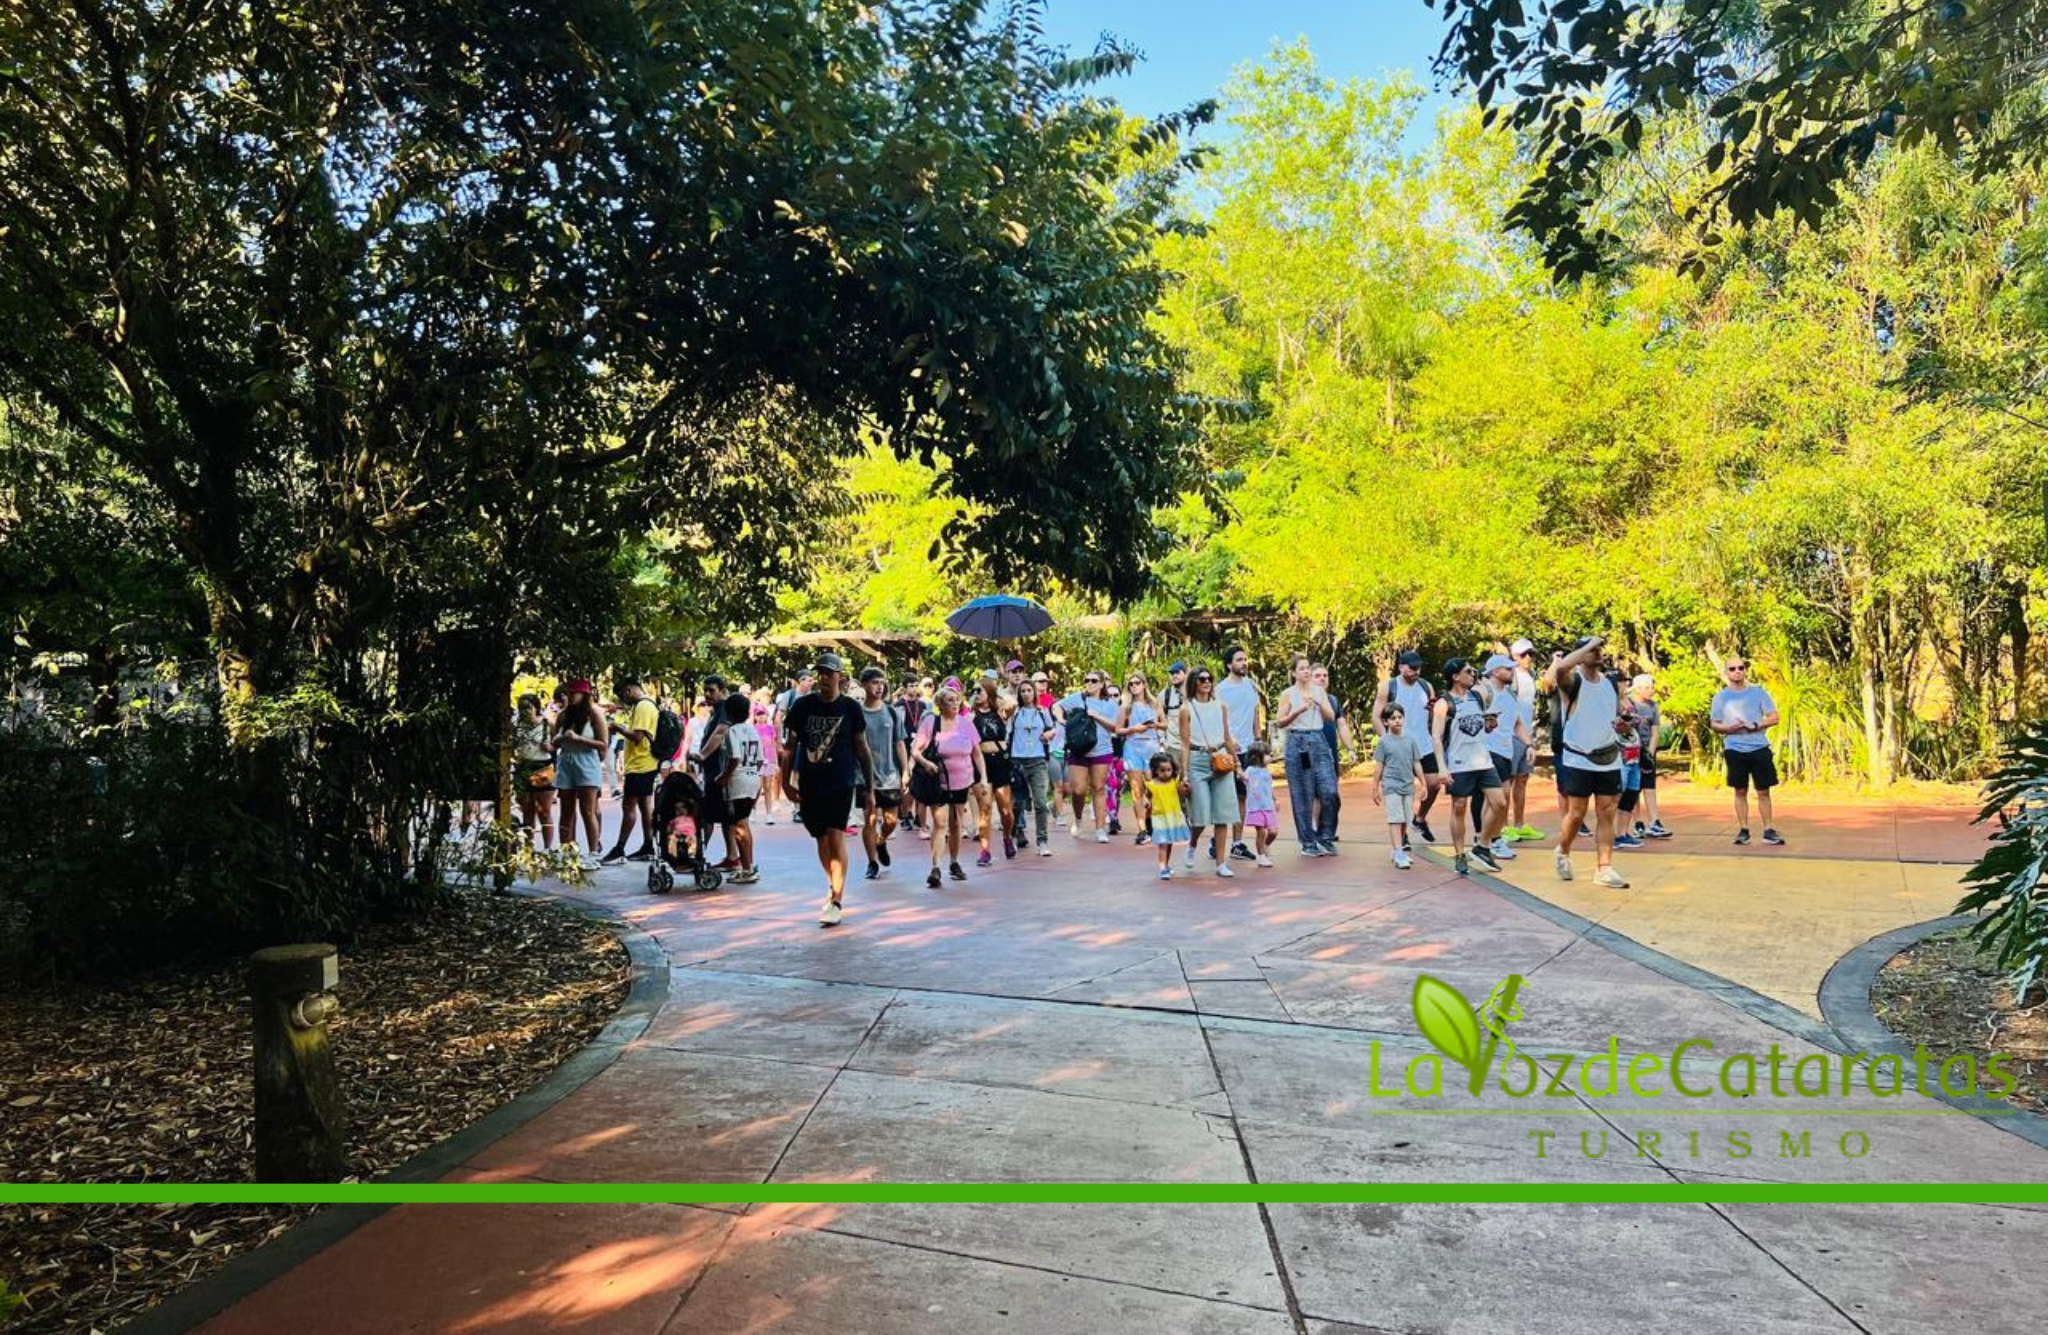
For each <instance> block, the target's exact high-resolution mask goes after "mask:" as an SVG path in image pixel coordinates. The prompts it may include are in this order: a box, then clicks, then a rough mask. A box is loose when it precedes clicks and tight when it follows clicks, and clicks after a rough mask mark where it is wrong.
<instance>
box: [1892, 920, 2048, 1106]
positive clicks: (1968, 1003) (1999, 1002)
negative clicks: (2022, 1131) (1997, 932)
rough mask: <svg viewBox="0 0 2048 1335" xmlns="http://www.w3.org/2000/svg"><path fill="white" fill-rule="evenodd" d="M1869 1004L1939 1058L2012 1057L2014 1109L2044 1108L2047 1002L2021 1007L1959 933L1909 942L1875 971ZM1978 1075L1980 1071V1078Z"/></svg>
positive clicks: (2047, 1098) (2047, 1099) (1980, 1060)
mask: <svg viewBox="0 0 2048 1335" xmlns="http://www.w3.org/2000/svg"><path fill="white" fill-rule="evenodd" d="M1870 1000H1871V1007H1872V1009H1873V1010H1875V1011H1876V1012H1877V1018H1878V1019H1880V1020H1882V1021H1884V1023H1885V1027H1886V1028H1888V1029H1890V1030H1891V1031H1892V1032H1893V1033H1895V1034H1897V1035H1898V1036H1899V1037H1900V1038H1902V1039H1904V1040H1906V1041H1907V1042H1908V1043H1916V1044H1925V1045H1926V1046H1927V1049H1928V1051H1930V1052H1936V1053H1940V1054H1942V1055H1944V1056H1950V1055H1957V1054H1963V1053H1968V1054H1971V1055H1973V1056H1975V1057H1976V1058H1977V1069H1978V1070H1979V1071H1980V1072H1981V1071H1982V1070H1983V1069H1984V1062H1985V1060H1986V1059H1988V1058H1989V1057H1990V1056H1991V1055H1992V1054H1993V1053H2001V1052H2002V1053H2006V1054H2008V1055H2009V1057H2010V1058H2011V1060H2010V1061H2008V1062H2007V1064H2006V1069H2007V1070H2009V1071H2010V1072H2011V1073H2012V1074H2013V1076H2014V1077H2015V1078H2016V1079H2017V1080H2018V1081H2019V1086H2018V1088H2017V1089H2015V1090H2014V1091H2013V1094H2012V1101H2013V1103H2014V1105H2015V1106H2017V1107H2022V1108H2027V1109H2030V1110H2032V1111H2034V1112H2037V1113H2048V1002H2044V1001H2039V1000H2037V1001H2035V1002H2034V1004H2033V1005H2030V1006H2027V1005H2021V1004H2020V999H2019V998H2018V997H2017V996H2015V995H2014V993H2013V989H2012V984H2011V982H2010V981H2008V979H2007V976H2006V975H2005V974H2004V973H2002V972H2000V971H1999V970H1998V969H1996V968H1993V967H1992V966H1991V965H1990V964H1989V963H1988V962H1987V961H1986V960H1985V959H1984V958H1983V956H1981V955H1979V954H1978V953H1977V948H1976V947H1975V946H1974V945H1972V944H1971V943H1970V942H1969V941H1967V940H1965V939H1964V937H1963V934H1962V933H1961V932H1960V931H1956V932H1942V933H1938V934H1937V935H1934V936H1930V937H1928V938H1927V939H1926V940H1924V941H1921V942H1919V943H1917V944H1915V945H1913V946H1909V947H1908V948H1907V949H1905V950H1904V951H1902V952H1900V953H1899V954H1898V955H1896V956H1894V957H1893V959H1892V961H1891V963H1889V964H1887V965H1886V966H1885V967H1884V968H1883V969H1882V970H1881V971H1880V972H1879V973H1878V975H1877V982H1876V983H1875V985H1873V986H1872V988H1871V990H1870ZM1979 1078H1980V1079H1981V1078H1982V1077H1981V1076H1980V1077H1979Z"/></svg>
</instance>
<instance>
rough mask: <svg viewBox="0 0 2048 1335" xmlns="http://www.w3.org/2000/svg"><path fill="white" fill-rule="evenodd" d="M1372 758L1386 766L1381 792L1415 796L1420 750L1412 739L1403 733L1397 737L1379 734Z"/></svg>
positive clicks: (1389, 734) (1381, 781) (1420, 757)
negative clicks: (1416, 771) (1416, 769)
mask: <svg viewBox="0 0 2048 1335" xmlns="http://www.w3.org/2000/svg"><path fill="white" fill-rule="evenodd" d="M1372 758H1373V759H1374V760H1377V761H1379V762H1380V764H1382V765H1384V766H1386V772H1385V777H1384V778H1382V779H1381V780H1380V788H1381V790H1382V791H1384V792H1389V793H1400V794H1402V795H1404V796H1407V797H1413V796H1415V766H1416V764H1417V762H1419V761H1420V760H1421V759H1422V748H1421V747H1420V746H1418V745H1416V743H1415V739H1414V738H1413V737H1410V736H1409V735H1408V734H1407V733H1405V732H1404V733H1402V734H1401V735H1400V736H1399V737H1396V736H1394V735H1393V734H1392V733H1381V734H1380V740H1379V742H1378V744H1377V745H1375V746H1374V747H1373V749H1372Z"/></svg>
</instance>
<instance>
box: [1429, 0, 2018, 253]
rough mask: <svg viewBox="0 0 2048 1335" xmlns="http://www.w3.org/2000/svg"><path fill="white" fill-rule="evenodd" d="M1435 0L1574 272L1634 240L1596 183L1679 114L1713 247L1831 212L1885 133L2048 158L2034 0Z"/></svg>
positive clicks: (1696, 203) (1457, 56) (1466, 75)
mask: <svg viewBox="0 0 2048 1335" xmlns="http://www.w3.org/2000/svg"><path fill="white" fill-rule="evenodd" d="M1431 3H1432V4H1436V3H1437V0H1431ZM1442 6H1443V10H1444V13H1445V15H1446V17H1447V19H1448V21H1449V25H1450V28H1449V32H1448V34H1447V36H1446V37H1445V40H1444V45H1443V50H1442V52H1441V54H1440V55H1439V57H1438V62H1437V64H1438V69H1439V70H1440V71H1442V72H1444V73H1447V74H1449V75H1451V76H1453V77H1455V78H1456V79H1458V80H1459V81H1460V82H1461V83H1462V84H1463V85H1464V86H1466V87H1468V88H1470V89H1471V90H1473V91H1474V93H1475V94H1476V95H1477V97H1478V100H1479V102H1480V104H1481V105H1482V106H1484V107H1486V108H1487V109H1488V113H1489V115H1498V116H1499V117H1500V118H1501V119H1502V120H1503V121H1504V122H1505V123H1506V124H1508V125H1510V126H1512V127H1513V128H1514V129H1516V130H1517V131H1519V132H1521V133H1522V134H1523V135H1524V136H1525V138H1526V140H1527V141H1528V142H1529V143H1530V145H1531V148H1532V151H1533V153H1534V154H1535V157H1536V161H1537V171H1536V173H1535V175H1534V176H1533V177H1532V178H1531V180H1530V182H1529V184H1528V186H1527V188H1526V189H1525V190H1524V191H1523V193H1522V195H1521V197H1520V199H1519V200H1518V201H1517V202H1516V203H1515V205H1514V207H1513V208H1512V209H1511V210H1509V213H1508V215H1507V216H1508V220H1509V222H1511V223H1512V224H1513V225H1515V226H1517V227H1519V228H1522V229H1523V230H1525V231H1527V232H1528V233H1529V234H1530V235H1532V236H1534V237H1535V238H1536V239H1537V240H1538V241H1539V242H1540V243H1541V245H1542V248H1543V254H1544V257H1545V259H1546V260H1547V261H1548V262H1549V263H1550V264H1551V266H1552V267H1553V268H1554V269H1556V271H1557V272H1559V273H1560V274H1563V275H1567V276H1575V275H1583V274H1589V273H1593V272H1595V271H1596V270H1599V269H1602V268H1604V267H1607V266H1608V265H1610V264H1611V263H1612V262H1613V261H1614V259H1615V258H1616V255H1617V252H1618V251H1619V250H1620V249H1622V248H1623V247H1625V245H1626V244H1627V243H1628V242H1629V240H1630V238H1629V237H1627V236H1626V235H1624V234H1623V233H1621V232H1619V231H1617V230H1616V229H1615V227H1614V225H1613V221H1612V219H1611V218H1610V217H1608V216H1606V214H1605V213H1604V211H1603V208H1602V203H1601V201H1602V196H1603V195H1604V193H1605V192H1606V190H1607V189H1608V188H1609V187H1610V185H1611V184H1612V179H1613V173H1614V169H1615V164H1616V163H1617V161H1620V160H1623V159H1627V158H1629V157H1631V156H1634V155H1637V154H1639V153H1641V152H1642V151H1643V150H1644V148H1645V145H1646V144H1647V143H1650V142H1652V141H1654V140H1655V139H1656V138H1657V137H1658V130H1659V122H1660V121H1662V120H1663V119H1665V118H1667V117H1671V116H1674V115H1679V116H1685V117H1689V118H1696V119H1697V124H1698V128H1699V134H1698V142H1697V145H1696V148H1697V156H1696V157H1695V158H1694V159H1693V161H1692V162H1691V163H1690V164H1689V166H1690V169H1691V170H1692V171H1693V172H1695V173H1696V174H1697V176H1698V177H1699V178H1700V180H1701V186H1700V188H1699V189H1698V190H1697V191H1696V192H1691V193H1692V197H1691V198H1690V199H1689V200H1688V202H1687V203H1686V204H1685V205H1684V207H1683V210H1682V213H1683V221H1684V222H1685V223H1686V224H1687V225H1689V226H1690V227H1691V228H1693V229H1694V230H1695V231H1696V232H1697V233H1698V234H1699V235H1700V236H1701V237H1702V239H1703V240H1704V241H1705V242H1706V243H1707V244H1708V245H1709V246H1711V245H1712V244H1713V243H1715V242H1716V241H1718V240H1719V239H1720V236H1721V235H1722V233H1723V230H1724V228H1725V226H1726V225H1728V224H1733V225H1736V226H1746V225H1748V224H1751V223H1754V222H1756V221H1759V220H1762V219H1767V218H1771V217H1775V216H1779V215H1781V214H1783V215H1788V216H1792V217H1796V218H1798V219H1800V220H1801V221H1803V222H1805V223H1807V224H1808V225H1810V226H1817V225H1819V223H1820V221H1821V219H1822V216H1823V214H1824V212H1825V211H1826V210H1827V209H1828V208H1829V207H1831V206H1832V205H1834V204H1835V203H1837V202H1838V201H1839V200H1840V199H1841V198H1843V197H1844V195H1845V193H1846V192H1847V191H1848V190H1849V189H1850V188H1851V187H1852V184H1853V182H1854V180H1855V177H1856V175H1857V173H1858V172H1859V171H1861V170H1862V169H1863V168H1864V167H1865V166H1866V165H1867V164H1869V163H1871V162H1872V161H1873V160H1874V159H1875V157H1876V156H1877V155H1878V154H1879V153H1880V151H1881V150H1883V149H1886V148H1891V147H1897V148H1912V147H1915V146H1919V145H1923V144H1925V145H1929V146H1933V147H1937V148H1939V149H1940V150H1942V151H1943V152H1945V153H1949V154H1954V155H1957V156H1958V157H1960V158H1961V159H1963V160H1964V161H1966V162H1967V163H1968V164H1969V165H1970V167H1971V169H1972V170H1973V171H1974V172H1975V173H1976V174H1978V175H1989V174H1993V173H1996V172H1999V171H2002V170H2004V169H2006V168H2008V167H2010V166H2012V165H2014V164H2015V163H2021V162H2028V161H2038V160H2039V152H2040V145H2041V144H2042V142H2043V132H2044V131H2048V102H2044V100H2043V96H2042V94H2043V88H2044V78H2048V66H2044V65H2043V63H2042V61H2041V52H2042V50H2043V47H2044V43H2048V5H2044V4H2043V3H2042V0H1818V2H1815V0H1537V2H1536V3H1533V4H1524V3H1523V2H1522V0H1442ZM1693 263H1694V264H1695V265H1698V264H1701V263H1703V261H1701V260H1698V259H1695V260H1694V261H1693Z"/></svg>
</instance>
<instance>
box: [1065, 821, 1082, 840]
mask: <svg viewBox="0 0 2048 1335" xmlns="http://www.w3.org/2000/svg"><path fill="white" fill-rule="evenodd" d="M1067 836H1068V837H1069V838H1071V839H1079V838H1080V837H1081V822H1080V821H1077V820H1070V821H1068V822H1067Z"/></svg>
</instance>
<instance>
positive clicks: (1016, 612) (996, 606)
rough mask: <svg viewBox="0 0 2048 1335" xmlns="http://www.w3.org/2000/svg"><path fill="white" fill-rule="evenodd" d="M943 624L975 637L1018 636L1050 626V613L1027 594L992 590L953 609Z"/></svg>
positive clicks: (1017, 638)
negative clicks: (1020, 595) (985, 595)
mask: <svg viewBox="0 0 2048 1335" xmlns="http://www.w3.org/2000/svg"><path fill="white" fill-rule="evenodd" d="M946 625H947V626H948V627H950V628H951V629H952V631H953V633H954V634H955V635H968V636H972V637H973V638H975V639H977V640H1020V639H1023V638H1024V637H1025V636H1027V635H1036V634H1038V632H1040V631H1042V630H1048V629H1050V628H1051V626H1052V613H1050V612H1048V611H1046V610H1045V609H1044V608H1043V607H1040V606H1039V605H1038V604H1037V603H1034V602H1032V601H1031V600H1030V599H1029V598H1017V597H1014V596H1012V595H1010V594H1007V593H992V594H990V595H988V596H987V597H986V598H976V599H974V600H973V601H971V602H966V603H962V604H961V605H960V606H958V607H956V608H954V609H953V613H952V615H951V616H948V617H947V618H946Z"/></svg>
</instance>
